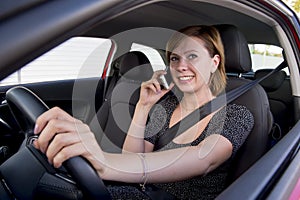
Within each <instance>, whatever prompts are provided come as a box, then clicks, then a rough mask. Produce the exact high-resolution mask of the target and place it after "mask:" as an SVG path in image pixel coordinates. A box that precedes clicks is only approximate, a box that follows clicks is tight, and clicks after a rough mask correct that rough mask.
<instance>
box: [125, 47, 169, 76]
mask: <svg viewBox="0 0 300 200" xmlns="http://www.w3.org/2000/svg"><path fill="white" fill-rule="evenodd" d="M130 51H140V52H142V53H144V54H145V55H146V56H147V58H148V59H149V62H150V63H151V65H152V68H153V71H156V70H165V68H166V64H165V62H164V60H163V58H162V57H161V55H160V53H159V52H158V51H157V50H156V49H154V48H152V47H149V46H146V45H143V44H138V43H133V44H132V46H131V49H130Z"/></svg>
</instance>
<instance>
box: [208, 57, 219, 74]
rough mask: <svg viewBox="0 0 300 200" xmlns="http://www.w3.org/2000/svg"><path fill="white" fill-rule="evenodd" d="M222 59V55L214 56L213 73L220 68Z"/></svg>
mask: <svg viewBox="0 0 300 200" xmlns="http://www.w3.org/2000/svg"><path fill="white" fill-rule="evenodd" d="M220 60H221V59H220V55H218V54H215V55H214V57H213V58H212V68H211V70H210V72H211V73H214V72H215V71H216V70H217V69H218V66H219V63H220Z"/></svg>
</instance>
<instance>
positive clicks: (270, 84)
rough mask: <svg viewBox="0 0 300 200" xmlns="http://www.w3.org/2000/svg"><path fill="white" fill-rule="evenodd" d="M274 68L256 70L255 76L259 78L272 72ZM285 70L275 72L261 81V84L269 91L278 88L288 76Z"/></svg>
mask: <svg viewBox="0 0 300 200" xmlns="http://www.w3.org/2000/svg"><path fill="white" fill-rule="evenodd" d="M271 71H272V69H260V70H257V71H256V72H255V75H254V78H255V79H259V78H262V77H264V76H265V75H267V74H268V73H270V72H271ZM286 76H287V75H286V72H285V71H278V72H276V73H273V74H272V75H270V76H269V77H268V78H266V79H264V80H263V81H261V82H260V85H261V86H262V87H263V88H264V89H265V90H266V91H267V92H272V91H275V90H277V89H278V88H279V87H280V86H281V85H282V83H283V81H284V80H285V78H286Z"/></svg>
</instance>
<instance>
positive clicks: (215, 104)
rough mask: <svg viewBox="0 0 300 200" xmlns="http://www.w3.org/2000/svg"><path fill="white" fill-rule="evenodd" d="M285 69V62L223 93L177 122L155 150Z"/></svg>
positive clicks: (160, 139)
mask: <svg viewBox="0 0 300 200" xmlns="http://www.w3.org/2000/svg"><path fill="white" fill-rule="evenodd" d="M285 67H287V63H286V61H285V60H284V61H282V63H280V64H279V65H278V66H277V67H276V68H275V69H273V70H272V71H271V72H269V73H268V74H266V75H265V76H263V77H261V78H260V79H257V80H253V81H251V82H249V83H246V84H244V85H241V86H239V87H237V88H235V89H233V90H231V91H229V92H227V93H223V94H221V95H219V96H217V97H216V98H214V99H213V100H211V101H209V102H207V103H206V104H204V105H203V106H200V107H199V108H197V109H196V110H194V111H193V112H192V113H190V114H189V115H188V116H186V117H185V118H183V119H182V120H181V121H179V122H177V123H176V124H175V125H174V126H172V127H171V128H169V129H167V130H166V132H165V133H164V134H163V135H162V136H161V137H159V139H158V141H157V142H156V144H155V146H154V150H155V151H156V150H159V149H161V148H162V147H164V146H165V145H167V144H168V143H170V142H171V141H172V140H173V139H174V138H175V137H177V136H178V135H180V134H182V133H183V132H185V131H186V130H188V129H189V128H191V127H192V126H193V125H195V124H196V123H197V122H199V121H200V120H202V119H203V118H205V117H206V116H207V115H209V114H211V113H212V112H214V111H216V110H218V109H219V108H221V107H223V106H225V105H227V104H229V103H231V102H232V101H233V100H235V99H237V98H238V97H239V96H241V95H242V94H244V93H246V92H247V91H248V90H250V89H251V88H253V87H254V86H255V85H257V84H258V83H260V82H261V81H263V80H265V79H266V78H267V77H269V76H271V75H272V74H274V73H276V72H278V71H280V70H282V69H284V68H285ZM224 99H226V102H224Z"/></svg>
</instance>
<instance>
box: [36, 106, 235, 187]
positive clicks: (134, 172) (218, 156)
mask: <svg viewBox="0 0 300 200" xmlns="http://www.w3.org/2000/svg"><path fill="white" fill-rule="evenodd" d="M34 132H35V134H39V138H38V140H36V141H35V142H34V145H35V147H36V148H38V149H40V150H41V151H42V152H44V153H45V154H46V155H47V157H48V160H49V162H50V163H53V165H54V166H55V167H60V166H61V164H62V163H63V162H64V161H65V160H67V159H69V158H71V157H74V156H78V155H81V156H83V157H85V158H87V159H88V160H89V161H90V162H91V164H92V165H93V167H94V168H95V169H96V170H97V172H98V174H99V175H100V176H101V177H102V178H103V179H107V180H118V181H125V182H136V183H138V182H143V175H144V174H145V173H146V174H147V181H148V182H168V181H176V180H182V179H187V178H189V177H192V176H196V175H202V174H205V173H208V172H210V171H211V170H213V169H215V168H216V167H217V166H219V165H220V164H221V163H223V162H224V161H225V160H227V159H228V158H229V157H230V156H231V154H232V144H231V143H230V142H229V140H227V139H226V138H225V137H223V136H220V135H216V134H214V135H211V136H209V137H207V138H206V139H205V140H203V141H202V142H201V143H200V144H199V145H198V146H194V147H185V148H177V149H173V150H168V151H162V152H151V153H145V154H143V155H144V156H142V157H141V154H137V153H125V154H110V153H104V152H103V151H102V149H101V148H100V146H99V145H98V143H97V141H96V139H95V136H94V134H93V133H92V132H91V131H90V129H89V127H88V126H87V125H86V124H84V123H82V122H81V121H79V120H76V119H75V118H73V117H71V116H70V115H69V114H67V113H66V112H64V111H62V110H61V109H59V108H53V109H50V110H49V111H47V112H45V113H44V114H42V115H41V116H40V117H39V118H38V119H37V122H36V127H35V131H34Z"/></svg>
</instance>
